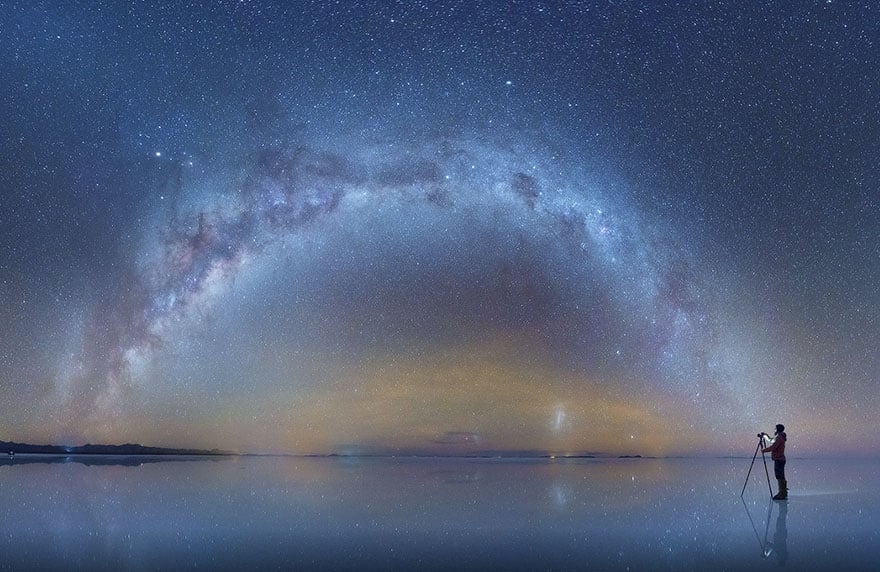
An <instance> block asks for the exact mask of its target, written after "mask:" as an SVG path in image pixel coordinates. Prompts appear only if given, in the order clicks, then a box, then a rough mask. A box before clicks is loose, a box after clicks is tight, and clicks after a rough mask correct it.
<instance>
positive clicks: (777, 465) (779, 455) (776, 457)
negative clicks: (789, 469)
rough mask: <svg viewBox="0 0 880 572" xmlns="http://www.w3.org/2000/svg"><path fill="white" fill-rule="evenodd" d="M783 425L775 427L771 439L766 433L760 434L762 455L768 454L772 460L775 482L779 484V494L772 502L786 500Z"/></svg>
mask: <svg viewBox="0 0 880 572" xmlns="http://www.w3.org/2000/svg"><path fill="white" fill-rule="evenodd" d="M787 438H788V437H787V436H786V435H785V425H782V424H781V423H780V424H779V425H777V426H776V432H775V433H774V436H773V438H772V439H771V438H770V435H768V434H766V433H761V439H762V440H763V441H762V442H763V443H765V444H766V447H765V448H764V449H761V452H762V453H770V458H771V459H773V473H774V474H775V475H776V481H777V482H778V483H779V492H778V493H776V495H775V496H774V497H773V500H786V499H787V498H788V481H786V480H785V440H786V439H787Z"/></svg>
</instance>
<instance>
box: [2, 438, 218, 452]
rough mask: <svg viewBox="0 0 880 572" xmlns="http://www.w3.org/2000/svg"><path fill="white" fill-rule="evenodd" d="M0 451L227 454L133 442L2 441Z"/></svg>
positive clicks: (214, 450)
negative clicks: (94, 443)
mask: <svg viewBox="0 0 880 572" xmlns="http://www.w3.org/2000/svg"><path fill="white" fill-rule="evenodd" d="M0 453H3V454H8V453H15V454H16V455H19V454H22V453H32V454H33V453H36V454H42V455H227V454H229V453H226V452H224V451H219V450H217V449H213V450H211V451H203V450H201V449H166V448H163V447H145V446H143V445H137V444H133V443H126V444H125V445H92V444H88V445H82V446H80V447H68V446H66V445H31V444H28V443H15V442H7V441H0Z"/></svg>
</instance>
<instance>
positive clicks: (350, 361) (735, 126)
mask: <svg viewBox="0 0 880 572" xmlns="http://www.w3.org/2000/svg"><path fill="white" fill-rule="evenodd" d="M878 42H880V5H878V4H876V3H874V2H861V3H856V2H839V1H837V0H835V1H830V0H828V1H826V0H821V1H814V2H807V1H803V2H800V1H797V2H795V1H792V2H758V1H755V2H739V1H731V2H699V3H697V2H683V3H672V2H670V3H666V2H645V3H640V2H627V1H625V0H616V1H614V2H612V1H609V0H606V1H595V2H575V1H569V2H537V1H534V2H533V1H524V2H476V1H474V2H471V1H460V2H434V1H430V2H427V1H426V2H420V1H403V2H390V1H388V2H353V1H352V2H348V1H341V2H336V3H333V2H298V1H292V2H279V3H270V2H256V1H253V2H252V1H226V2H216V3H215V2H205V3H198V2H192V3H183V2H168V3H158V2H136V3H124V2H116V1H113V2H101V1H96V2H92V1H88V2H35V1H29V0H28V1H21V2H16V1H12V2H10V1H4V2H0V197H2V201H0V324H2V333H0V395H2V397H0V439H2V440H16V441H25V442H52V443H67V444H82V443H86V442H93V443H94V442H103V443H124V442H139V443H144V444H149V445H159V446H195V447H205V448H213V447H218V448H223V449H233V450H240V451H272V452H292V453H331V452H339V453H383V452H394V453H440V454H467V453H474V452H480V451H506V452H517V451H520V452H535V451H548V452H554V453H587V452H606V453H612V454H642V455H672V454H693V455H701V454H742V455H750V454H751V453H752V452H753V451H754V446H755V441H756V439H755V434H756V433H757V432H758V431H768V432H772V430H773V425H775V424H776V423H779V422H781V423H784V424H785V425H786V427H787V432H788V435H789V454H790V455H795V456H797V455H801V456H814V455H836V454H853V453H855V454H876V453H877V452H878V447H880V445H878V444H880V421H878V419H880V417H878V415H877V413H878V410H880V391H878V380H880V294H878V286H877V285H878V284H880V205H878V196H880V192H878V181H880V161H878V157H880V105H878V102H880V45H878Z"/></svg>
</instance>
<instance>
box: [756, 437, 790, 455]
mask: <svg viewBox="0 0 880 572" xmlns="http://www.w3.org/2000/svg"><path fill="white" fill-rule="evenodd" d="M786 438H787V437H786V436H785V431H783V432H782V433H780V434H778V435H777V436H776V437H774V438H773V439H772V440H771V441H770V446H769V447H767V448H766V449H761V452H762V453H770V458H771V459H773V460H774V461H784V460H785V440H786Z"/></svg>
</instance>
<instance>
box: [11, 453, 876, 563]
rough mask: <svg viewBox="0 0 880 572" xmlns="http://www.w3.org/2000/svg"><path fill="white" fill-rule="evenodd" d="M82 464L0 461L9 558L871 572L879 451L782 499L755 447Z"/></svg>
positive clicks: (823, 473)
mask: <svg viewBox="0 0 880 572" xmlns="http://www.w3.org/2000/svg"><path fill="white" fill-rule="evenodd" d="M48 460H52V461H54V462H45V461H48ZM78 461H82V462H73V461H71V460H70V459H66V460H65V459H63V458H57V457H56V458H45V457H43V458H35V457H27V456H18V457H16V458H15V459H13V460H9V459H6V458H3V459H2V460H0V516H2V520H0V569H2V570H31V569H39V570H46V569H50V570H51V569H64V570H69V569H83V570H86V569H87V570H94V569H105V570H156V569H184V568H198V569H207V570H218V569H219V570H225V569H297V570H302V569H339V570H346V569H351V570H354V569H358V570H363V569H413V568H415V567H418V568H419V569H426V568H427V569H449V568H455V569H487V568H493V569H544V570H547V569H551V570H584V569H589V570H626V569H632V570H644V569H651V570H658V569H659V570H673V569H674V570H682V569H697V570H702V569H706V570H708V569H717V570H721V569H725V570H739V569H749V570H768V569H778V568H780V567H782V568H788V569H791V570H825V569H847V570H853V569H865V570H868V569H874V567H875V564H876V563H875V560H876V557H877V555H878V554H880V535H878V527H877V523H878V517H880V511H878V508H880V494H878V485H880V471H878V469H880V462H878V461H873V460H871V461H832V460H797V459H792V460H790V461H789V463H788V467H786V471H787V473H788V478H789V487H790V500H789V501H788V502H786V503H778V502H771V501H769V496H770V495H769V492H768V488H767V477H766V475H765V473H764V471H763V467H761V465H760V458H759V460H758V463H757V464H756V465H755V470H754V471H753V472H752V474H751V476H750V477H749V480H748V483H746V491H745V494H744V496H743V498H740V491H741V490H742V488H743V484H744V482H745V479H746V473H747V471H748V468H749V461H750V459H748V458H747V459H662V460H660V459H577V460H553V461H551V460H501V459H342V458H331V459H315V458H281V457H232V458H219V459H218V458H212V459H205V458H177V459H175V460H174V461H169V460H168V459H167V458H166V459H162V458H146V459H144V458H139V459H133V458H130V457H129V458H119V457H117V458H113V457H109V458H108V457H103V458H101V457H99V458H95V457H90V458H78ZM145 461H147V462H145ZM770 477H771V481H772V468H771V475H770ZM772 483H773V492H775V489H776V483H775V481H772Z"/></svg>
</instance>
